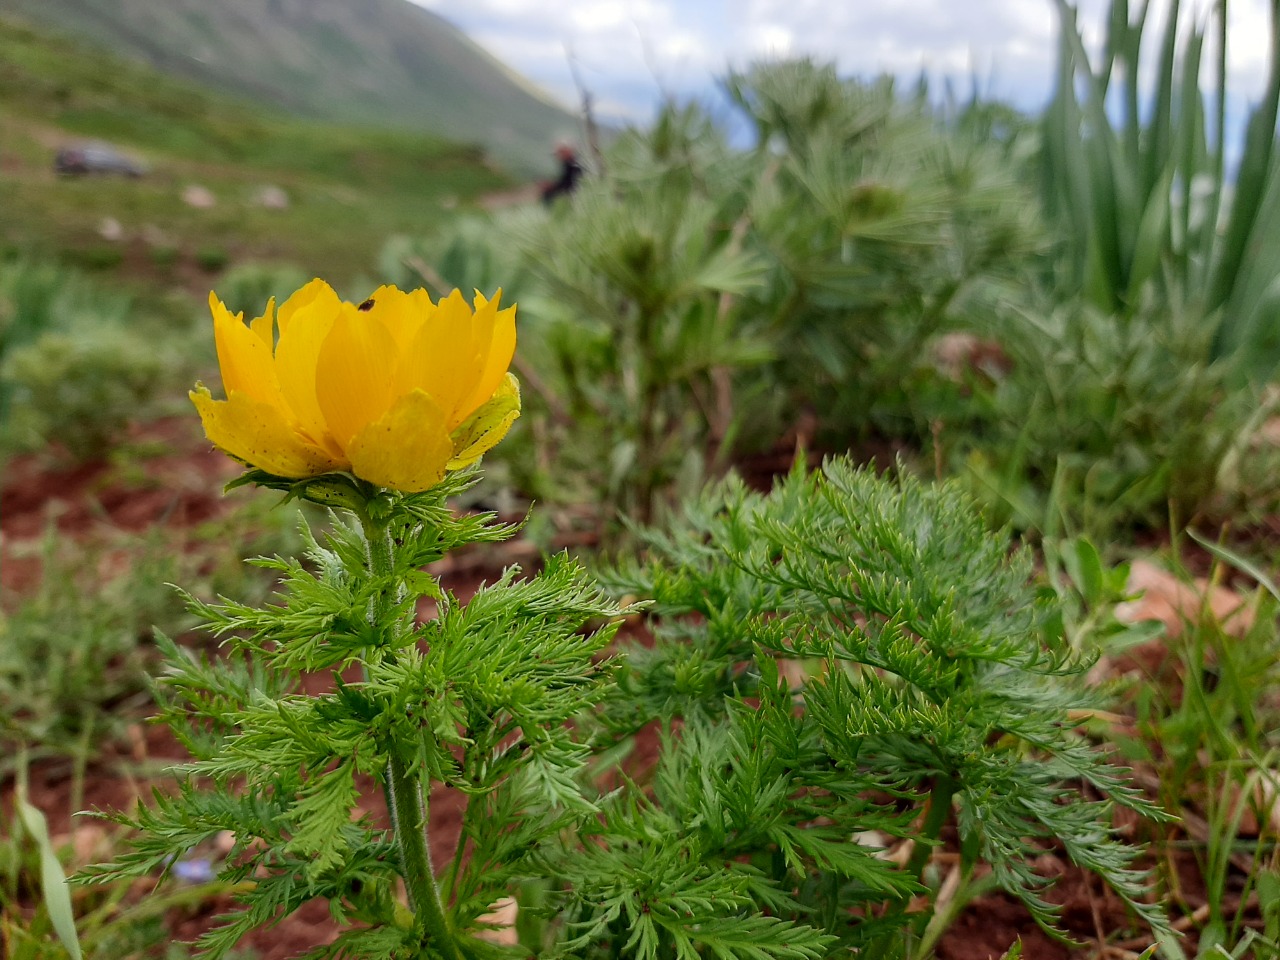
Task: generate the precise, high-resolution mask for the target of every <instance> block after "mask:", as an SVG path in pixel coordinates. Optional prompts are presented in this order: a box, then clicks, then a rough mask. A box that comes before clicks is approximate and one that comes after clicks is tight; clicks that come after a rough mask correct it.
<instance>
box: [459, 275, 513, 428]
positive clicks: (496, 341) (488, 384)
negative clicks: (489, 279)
mask: <svg viewBox="0 0 1280 960" xmlns="http://www.w3.org/2000/svg"><path fill="white" fill-rule="evenodd" d="M501 300H502V291H501V290H499V291H498V292H497V293H495V294H494V296H493V302H492V309H493V311H495V312H494V314H493V326H492V328H490V329H489V331H488V336H489V339H488V348H489V349H488V353H487V354H486V355H485V358H484V366H483V367H482V368H481V370H480V371H479V374H478V377H477V380H476V383H475V386H474V388H473V389H472V391H471V393H470V395H468V396H467V397H466V399H464V400H463V401H462V403H461V405H460V406H459V408H458V410H457V416H458V417H459V419H461V418H465V417H469V416H471V414H472V413H473V412H474V411H475V410H477V409H478V408H479V407H480V405H481V404H483V403H486V402H488V400H489V398H490V397H492V396H493V394H494V391H495V390H497V389H498V388H499V385H500V384H501V383H502V381H503V377H505V376H506V374H507V368H508V367H510V366H511V358H512V357H514V356H515V353H516V308H515V307H508V308H507V309H506V310H498V303H499V302H500V301H501ZM488 306H489V304H488V302H487V301H485V299H484V297H483V296H482V295H481V293H480V291H478V290H477V291H476V317H477V319H479V317H480V316H481V314H482V313H483V314H485V315H486V316H487V315H489V313H490V311H489V309H487V308H488ZM477 332H478V333H479V334H480V335H482V336H483V335H484V331H483V330H479V331H477Z"/></svg>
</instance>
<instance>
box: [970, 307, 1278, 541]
mask: <svg viewBox="0 0 1280 960" xmlns="http://www.w3.org/2000/svg"><path fill="white" fill-rule="evenodd" d="M1200 320H1201V317H1200V316H1199V315H1198V314H1182V315H1176V314H1171V313H1169V312H1167V311H1165V310H1156V309H1150V310H1144V311H1142V312H1141V314H1139V315H1138V316H1136V317H1135V318H1134V319H1133V320H1132V322H1130V323H1118V322H1116V318H1115V317H1114V316H1113V315H1110V314H1106V313H1102V312H1100V311H1098V310H1096V309H1094V308H1092V307H1090V306H1088V305H1087V304H1084V303H1081V302H1079V301H1077V302H1075V303H1068V304H1064V305H1062V306H1060V307H1057V308H1056V309H1052V308H1048V307H1046V308H1045V313H1044V314H1043V315H1039V314H1035V313H1033V312H1031V311H1030V310H1029V309H1028V308H1022V309H1019V310H1018V311H1015V312H1013V313H1011V314H1010V316H1009V317H1007V318H1006V322H1005V323H1004V324H1003V325H1001V326H999V328H998V329H999V331H1000V332H999V333H998V335H997V337H998V340H999V342H1000V343H1001V344H1002V346H1003V349H1004V350H1005V351H1007V354H1008V357H1009V361H1010V362H1009V368H1008V372H1007V374H1006V375H1004V376H1002V377H1000V378H999V379H998V380H996V382H995V384H994V386H993V388H992V393H991V395H990V396H988V397H986V398H984V402H985V403H986V405H987V410H988V416H989V417H990V419H989V420H988V421H987V422H986V425H985V430H986V432H985V433H980V434H979V436H978V438H977V441H976V446H977V450H976V452H972V453H971V454H970V457H969V461H968V464H967V466H968V469H969V470H970V471H971V475H972V477H973V478H974V479H975V480H976V481H977V482H978V484H979V486H981V487H985V488H986V489H987V490H988V491H989V492H992V493H994V495H995V496H996V498H997V499H999V500H1001V501H1003V511H1002V512H1003V515H1004V516H1005V517H1007V518H1008V519H1011V520H1013V521H1014V522H1015V523H1016V524H1017V525H1019V526H1020V527H1024V528H1036V529H1039V530H1042V531H1043V530H1045V529H1046V525H1048V527H1049V528H1050V529H1065V530H1066V531H1067V532H1073V533H1074V532H1081V533H1085V534H1086V535H1089V536H1091V537H1094V538H1095V539H1097V540H1098V541H1099V542H1104V543H1105V542H1111V541H1113V540H1114V539H1116V535H1117V531H1118V530H1121V529H1124V528H1131V527H1134V526H1141V527H1146V528H1149V529H1150V528H1155V529H1159V528H1161V527H1164V526H1166V525H1169V524H1172V525H1173V526H1174V528H1176V529H1180V528H1181V527H1182V526H1185V525H1186V524H1187V523H1188V522H1190V521H1191V520H1192V519H1193V518H1196V517H1197V516H1199V515H1201V514H1202V512H1204V511H1206V510H1210V511H1214V512H1215V513H1218V512H1222V511H1224V510H1225V509H1226V508H1230V507H1236V508H1239V507H1241V506H1244V505H1245V504H1242V503H1240V502H1236V499H1237V498H1238V499H1244V500H1257V499H1258V498H1265V497H1266V496H1267V495H1268V494H1267V489H1266V487H1263V488H1261V489H1259V488H1256V487H1254V486H1253V485H1252V480H1253V479H1261V477H1260V475H1259V472H1258V470H1256V469H1252V468H1250V469H1248V470H1245V469H1243V465H1242V464H1240V462H1239V461H1240V460H1242V459H1245V460H1248V461H1250V463H1251V464H1252V466H1253V467H1257V468H1260V469H1261V470H1262V472H1263V473H1269V474H1270V475H1271V476H1275V475H1277V474H1276V471H1278V470H1280V449H1276V448H1275V447H1268V446H1266V445H1260V446H1258V445H1255V444H1254V440H1255V438H1256V434H1257V430H1258V428H1259V427H1260V426H1261V424H1262V419H1263V417H1264V416H1265V415H1266V413H1267V411H1268V410H1269V409H1272V408H1273V407H1274V404H1272V405H1271V406H1268V405H1267V404H1266V403H1264V400H1263V397H1262V395H1261V393H1260V391H1258V390H1255V389H1251V388H1247V387H1244V386H1241V385H1240V384H1239V383H1237V382H1235V381H1234V380H1233V378H1232V376H1231V371H1230V367H1229V366H1228V365H1227V364H1224V363H1214V362H1212V361H1211V360H1209V359H1208V357H1209V353H1210V350H1209V346H1210V343H1211V341H1212V337H1213V331H1212V329H1211V328H1209V327H1206V326H1205V325H1203V324H1202V323H1201V322H1200ZM1233 464H1234V466H1233ZM1267 486H1269V487H1271V488H1272V489H1274V482H1272V483H1270V484H1268V485H1267ZM1270 496H1271V498H1272V499H1274V494H1271V495H1270ZM1050 514H1052V517H1050Z"/></svg>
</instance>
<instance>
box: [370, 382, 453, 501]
mask: <svg viewBox="0 0 1280 960" xmlns="http://www.w3.org/2000/svg"><path fill="white" fill-rule="evenodd" d="M347 449H348V452H349V453H350V456H351V472H352V473H354V474H355V475H356V476H357V477H360V478H362V479H364V480H368V481H369V482H370V483H376V484H377V485H378V486H380V487H389V488H390V489H392V490H403V491H404V492H406V493H420V492H421V491H423V490H427V489H429V488H431V487H433V486H435V485H436V484H437V483H439V482H440V479H441V478H442V477H443V476H444V471H445V465H446V464H447V463H448V461H449V457H450V456H451V455H452V453H453V441H452V440H450V439H449V433H448V431H447V430H446V429H445V425H444V411H442V410H441V409H440V405H439V404H437V403H436V402H435V400H433V399H432V398H431V397H430V396H428V395H427V394H426V393H424V392H422V391H421V390H414V391H413V392H412V393H407V394H405V395H404V396H402V397H399V398H397V400H396V402H395V404H394V405H393V406H392V407H391V409H390V410H389V411H387V413H386V414H385V415H384V416H382V417H380V418H379V419H377V420H375V421H374V422H373V423H370V424H369V425H368V426H366V427H365V428H364V429H363V430H361V431H360V432H359V433H358V434H356V436H355V437H354V438H353V439H352V441H351V443H350V445H349V446H348V448H347Z"/></svg>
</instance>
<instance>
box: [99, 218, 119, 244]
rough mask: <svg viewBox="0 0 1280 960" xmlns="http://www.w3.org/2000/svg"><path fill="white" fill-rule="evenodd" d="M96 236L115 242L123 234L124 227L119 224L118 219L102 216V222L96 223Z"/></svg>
mask: <svg viewBox="0 0 1280 960" xmlns="http://www.w3.org/2000/svg"><path fill="white" fill-rule="evenodd" d="M98 236H100V237H102V239H103V240H110V241H112V242H115V241H116V240H119V239H120V238H121V237H123V236H124V227H122V226H120V221H119V220H117V219H116V218H115V217H103V218H102V222H101V223H100V224H98Z"/></svg>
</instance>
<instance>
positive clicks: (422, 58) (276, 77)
mask: <svg viewBox="0 0 1280 960" xmlns="http://www.w3.org/2000/svg"><path fill="white" fill-rule="evenodd" d="M0 8H5V9H12V10H16V11H18V12H20V13H22V14H24V15H25V16H28V17H30V18H32V19H33V20H36V21H38V22H43V23H46V24H49V25H51V26H55V27H59V28H61V29H65V30H67V31H69V32H73V33H76V34H80V35H82V36H84V37H87V38H89V39H91V40H93V41H95V42H97V43H100V44H103V45H105V46H109V47H110V48H112V49H113V50H115V51H116V52H117V53H120V54H124V55H126V56H130V57H133V58H136V59H141V60H143V61H145V62H147V63H150V64H151V65H153V66H155V67H157V68H159V69H161V70H163V71H165V72H167V73H172V74H177V75H180V76H185V77H188V78H190V79H192V80H195V81H197V82H200V83H204V84H209V85H211V86H214V87H217V88H220V89H222V90H225V91H228V92H231V93H235V94H239V95H241V96H246V97H250V98H252V99H254V100H258V101H266V102H269V103H274V104H277V105H279V106H281V107H283V108H284V109H286V110H288V111H290V112H292V113H295V114H298V115H301V116H309V117H314V118H317V119H324V120H334V121H340V122H346V123H364V124H370V125H377V126H388V127H407V128H416V129H419V130H422V131H424V132H428V133H431V134H433V135H435V136H439V137H441V138H444V139H449V140H461V141H468V142H473V143H481V144H483V145H484V146H485V148H486V149H487V150H488V151H489V152H490V153H491V155H492V156H493V157H494V158H495V159H496V160H497V161H498V162H499V163H502V164H504V165H507V166H510V167H513V168H517V169H523V170H526V171H528V170H541V169H546V168H547V167H548V159H547V158H548V154H549V153H550V151H551V149H552V147H553V146H554V143H555V141H556V140H557V139H560V138H564V137H573V136H574V133H575V129H576V125H575V119H574V117H573V116H572V115H571V114H570V113H569V112H568V111H566V110H565V109H563V108H561V107H560V106H558V105H556V104H555V103H553V102H552V101H550V100H549V99H547V98H545V97H544V96H542V95H541V94H539V92H538V91H536V90H535V89H534V88H533V87H532V86H531V85H530V84H528V83H527V82H525V81H523V80H522V79H521V78H519V77H518V76H516V75H515V74H514V73H512V72H511V71H510V70H509V69H507V68H506V67H505V66H503V65H502V64H501V63H500V62H499V61H497V60H495V59H494V58H493V57H492V56H490V55H489V54H488V53H486V52H485V51H484V50H482V49H481V48H480V47H479V46H477V45H476V44H475V43H473V42H472V41H471V40H470V39H468V38H467V37H466V36H465V35H464V34H463V33H462V32H461V31H459V30H458V29H457V28H455V27H454V26H452V25H451V24H449V23H448V22H447V21H445V20H443V19H442V18H440V17H439V16H437V15H435V14H433V13H431V12H430V11H427V10H424V9H422V8H421V7H418V6H415V5H414V4H412V3H409V2H408V0H0Z"/></svg>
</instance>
